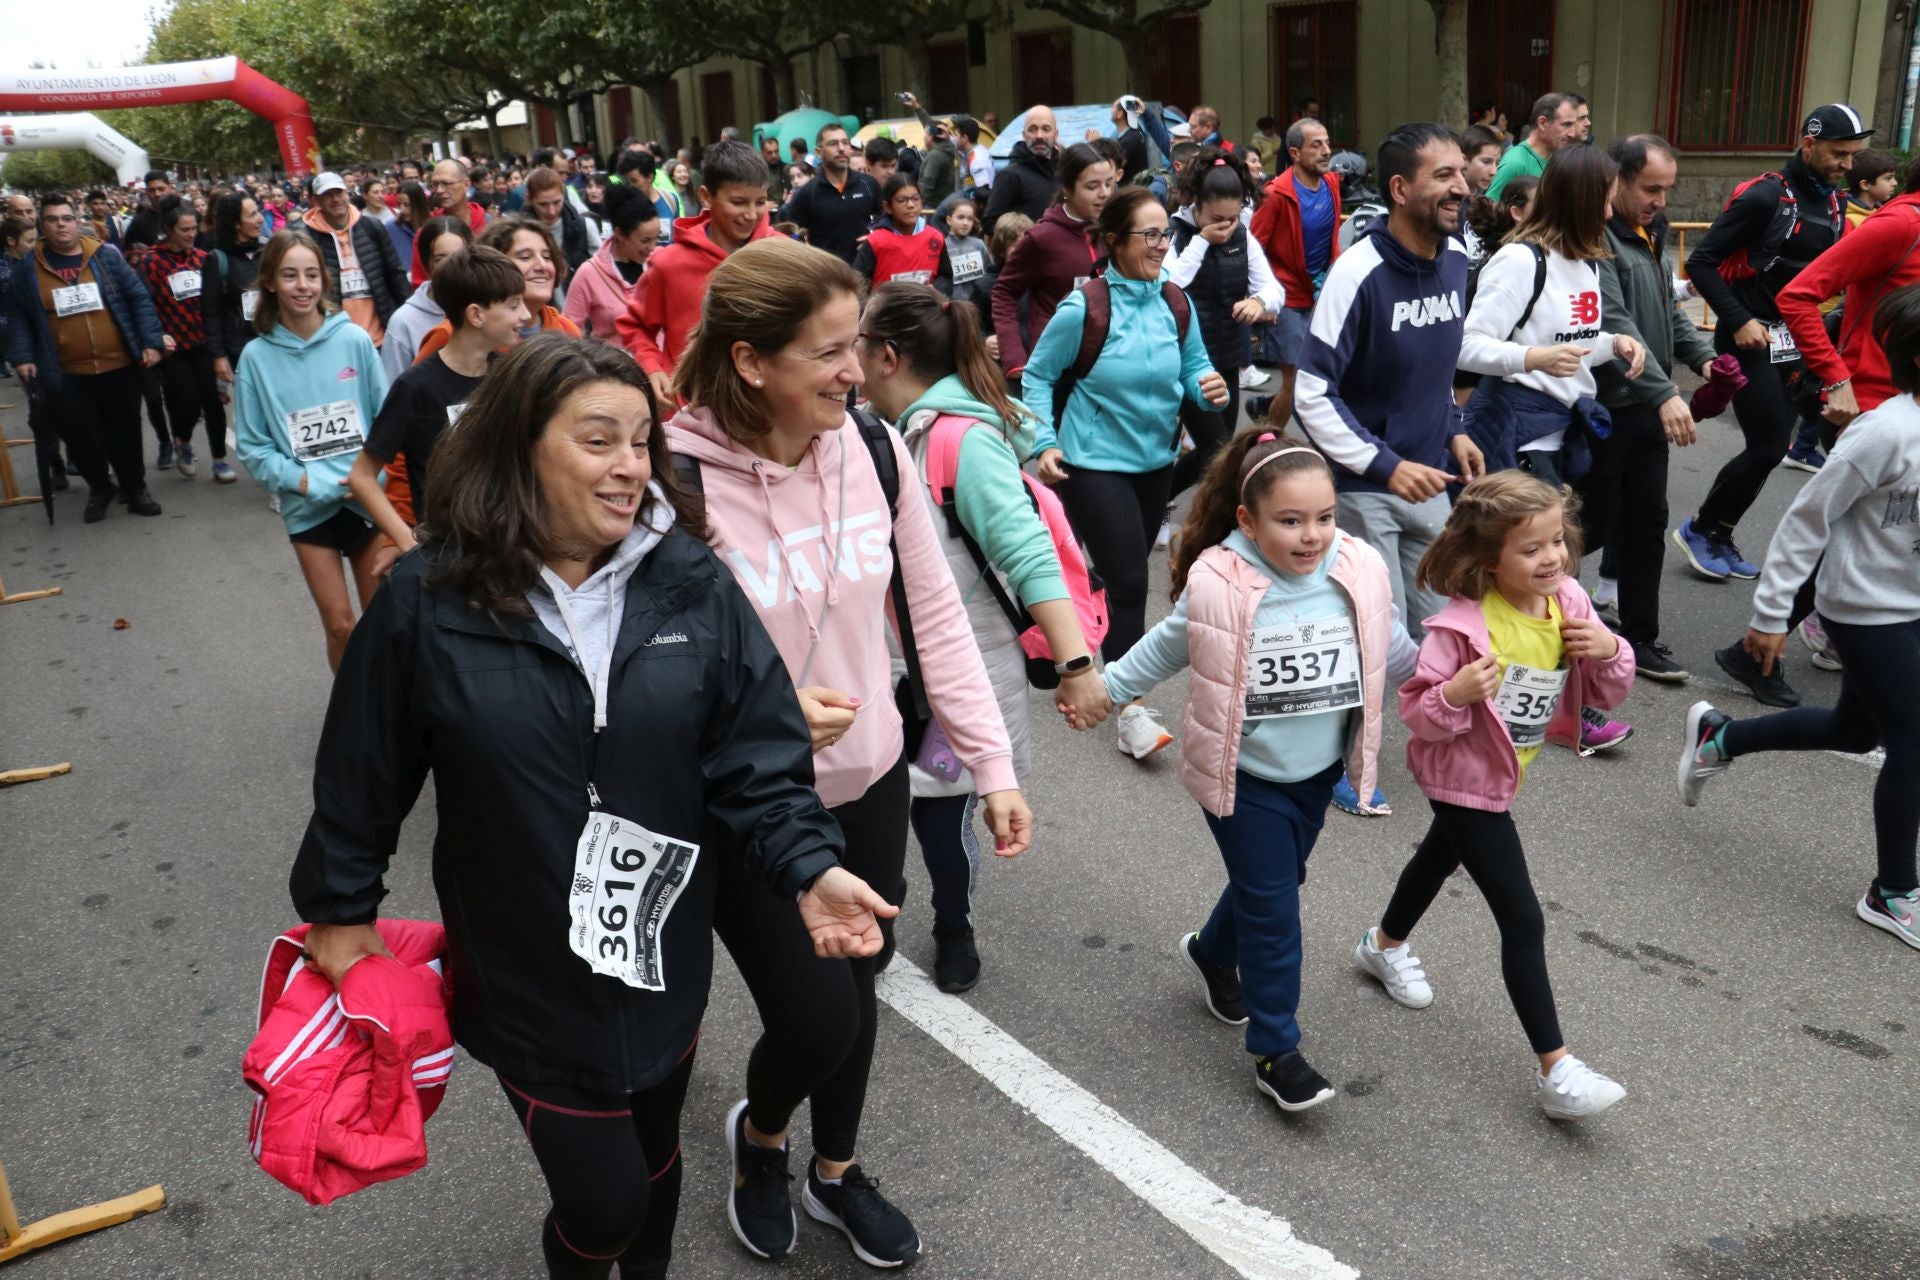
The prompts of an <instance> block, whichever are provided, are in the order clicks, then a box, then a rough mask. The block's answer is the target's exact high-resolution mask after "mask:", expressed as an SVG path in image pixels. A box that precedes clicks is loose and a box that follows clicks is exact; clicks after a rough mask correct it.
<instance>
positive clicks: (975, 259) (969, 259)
mask: <svg viewBox="0 0 1920 1280" xmlns="http://www.w3.org/2000/svg"><path fill="white" fill-rule="evenodd" d="M947 261H948V262H949V263H950V264H952V266H953V282H954V283H955V284H972V283H973V282H974V281H975V280H978V279H979V278H980V277H981V276H983V275H985V274H987V255H986V254H984V253H982V252H980V251H979V250H978V249H969V250H968V251H967V252H965V253H955V254H951V255H949V256H948V258H947Z"/></svg>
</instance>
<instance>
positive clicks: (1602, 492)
mask: <svg viewBox="0 0 1920 1280" xmlns="http://www.w3.org/2000/svg"><path fill="white" fill-rule="evenodd" d="M1610 412H1611V413H1612V414H1613V430H1612V432H1611V433H1609V434H1608V436H1607V438H1606V439H1605V440H1599V441H1595V442H1594V446H1593V468H1592V470H1590V471H1588V472H1587V474H1586V475H1585V476H1584V477H1582V478H1581V480H1580V483H1579V485H1578V486H1577V487H1578V488H1579V490H1580V497H1581V501H1582V503H1583V504H1584V506H1585V512H1584V518H1583V520H1582V521H1581V523H1582V524H1584V525H1585V526H1586V530H1585V531H1586V535H1587V549H1588V550H1589V551H1600V550H1602V549H1603V548H1604V550H1605V554H1604V555H1603V556H1602V558H1601V569H1600V572H1601V573H1602V574H1603V575H1604V576H1606V577H1609V578H1616V579H1618V580H1619V583H1620V634H1621V635H1622V636H1625V637H1626V638H1627V640H1629V641H1630V642H1632V643H1634V644H1641V645H1646V644H1652V643H1653V642H1654V641H1656V640H1658V639H1659V638H1660V578H1661V574H1662V573H1663V572H1664V570H1665V567H1666V547H1667V456H1668V450H1667V433H1666V430H1665V428H1663V427H1662V426H1661V425H1660V411H1659V410H1658V409H1654V408H1649V407H1648V406H1646V405H1638V404H1633V405H1623V406H1621V407H1620V408H1618V409H1613V410H1610ZM1609 570H1611V572H1609Z"/></svg>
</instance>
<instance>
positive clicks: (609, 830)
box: [567, 809, 700, 991]
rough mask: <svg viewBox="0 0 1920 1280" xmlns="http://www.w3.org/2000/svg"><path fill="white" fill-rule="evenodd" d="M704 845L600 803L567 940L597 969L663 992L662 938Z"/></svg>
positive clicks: (580, 860)
mask: <svg viewBox="0 0 1920 1280" xmlns="http://www.w3.org/2000/svg"><path fill="white" fill-rule="evenodd" d="M699 860H700V846H699V845H697V844H686V843H684V842H682V841H679V840H674V839H671V838H669V837H667V836H660V835H655V834H654V833H653V832H651V831H649V830H647V829H646V828H645V827H643V826H641V825H640V824H639V823H637V822H630V821H628V820H627V819H625V818H622V817H618V816H616V815H614V814H611V813H603V812H601V811H600V810H598V809H594V810H591V811H590V812H588V814H587V825H586V826H585V827H583V828H582V829H581V831H580V845H579V851H578V854H577V856H576V857H575V859H574V867H573V889H572V892H571V893H570V894H569V895H568V897H567V915H568V924H567V945H568V946H569V947H571V948H573V954H575V955H577V956H579V957H580V958H581V959H582V960H585V961H586V962H587V967H588V968H590V969H592V970H593V971H594V972H595V973H604V974H606V975H607V976H608V977H610V978H618V979H620V981H622V982H624V983H626V984H627V985H628V986H630V987H638V988H640V989H641V990H643V991H665V990H666V989H667V977H666V973H665V972H664V970H663V969H662V967H661V961H660V938H661V935H662V934H663V933H665V932H666V927H667V917H668V916H669V915H671V914H672V913H673V907H674V904H675V903H676V902H678V901H679V900H680V894H681V893H682V892H683V891H684V890H685V889H686V887H687V882H688V881H689V880H691V879H693V868H694V865H695V864H696V863H698V862H699Z"/></svg>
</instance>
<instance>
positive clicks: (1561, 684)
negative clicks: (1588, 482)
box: [1354, 471, 1633, 1120]
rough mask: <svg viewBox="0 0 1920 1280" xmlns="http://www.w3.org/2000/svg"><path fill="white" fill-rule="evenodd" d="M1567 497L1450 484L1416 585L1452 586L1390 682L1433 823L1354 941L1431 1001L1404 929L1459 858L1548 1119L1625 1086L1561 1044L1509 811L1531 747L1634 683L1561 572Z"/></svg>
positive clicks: (1575, 728)
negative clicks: (1491, 928) (1398, 678)
mask: <svg viewBox="0 0 1920 1280" xmlns="http://www.w3.org/2000/svg"><path fill="white" fill-rule="evenodd" d="M1570 501H1571V499H1570V497H1568V496H1567V495H1566V493H1565V491H1564V490H1562V489H1558V488H1555V487H1554V486H1552V485H1549V484H1547V483H1546V482H1545V481H1543V480H1539V479H1536V478H1535V477H1533V476H1531V475H1528V474H1526V473H1525V472H1521V471H1500V472H1496V473H1495V474H1493V475H1490V476H1483V477H1481V478H1480V479H1478V480H1475V481H1474V482H1473V483H1472V484H1470V485H1468V486H1467V487H1466V488H1465V489H1463V490H1461V492H1460V497H1459V498H1458V499H1457V500H1455V502H1454V505H1453V514H1452V515H1451V516H1450V517H1449V518H1448V520H1447V527H1446V529H1445V530H1444V531H1443V532H1442V533H1441V535H1440V536H1439V537H1438V538H1436V539H1435V540H1434V543H1433V545H1432V546H1431V547H1429V548H1427V554H1426V556H1425V557H1424V558H1422V560H1421V561H1420V568H1419V572H1418V575H1417V577H1418V584H1419V586H1420V587H1421V589H1422V590H1430V591H1437V592H1440V593H1441V594H1443V595H1447V596H1450V597H1452V599H1451V600H1449V601H1448V603H1447V606H1446V608H1444V609H1442V610H1441V611H1440V612H1439V613H1438V614H1436V615H1434V616H1433V617H1432V618H1429V619H1428V620H1427V635H1426V639H1425V640H1424V641H1422V642H1421V645H1420V664H1419V667H1418V669H1417V670H1416V671H1415V672H1414V675H1413V678H1412V679H1411V680H1408V681H1407V682H1406V683H1405V684H1403V685H1401V686H1400V718H1401V719H1402V720H1404V721H1406V724H1407V728H1409V729H1410V730H1412V731H1413V739H1412V741H1410V742H1409V743H1408V744H1407V766H1408V768H1410V769H1411V770H1412V771H1413V777H1414V781H1416V782H1418V783H1419V784H1420V790H1421V791H1423V792H1425V793H1426V796H1427V802H1428V804H1429V805H1430V806H1431V807H1432V809H1433V825H1432V826H1431V827H1429V828H1428V829H1427V834H1426V838H1425V839H1423V840H1422V841H1421V842H1420V844H1419V846H1418V848H1417V849H1416V850H1415V852H1414V855H1413V858H1412V860H1411V861H1409V862H1408V863H1407V865H1406V869H1405V870H1403V871H1402V872H1401V873H1400V883H1399V885H1398V886H1397V887H1396V888H1395V889H1394V891H1393V898H1392V900H1391V901H1390V902H1388V903H1387V909H1386V912H1385V914H1383V915H1382V916H1381V917H1380V924H1379V926H1378V927H1377V928H1374V929H1369V930H1368V931H1367V934H1366V936H1365V937H1363V938H1361V939H1360V943H1359V945H1358V946H1357V947H1356V948H1355V949H1354V959H1355V961H1356V962H1357V963H1358V964H1359V966H1360V968H1361V970H1362V971H1363V972H1365V973H1367V974H1368V975H1370V976H1371V977H1373V978H1375V979H1377V980H1378V981H1379V982H1380V984H1381V985H1382V986H1384V987H1385V988H1386V989H1387V994H1388V995H1390V996H1392V997H1393V999H1394V1000H1396V1001H1397V1002H1399V1003H1400V1004H1403V1005H1406V1006H1407V1007H1408V1008H1412V1009H1424V1008H1426V1007H1427V1006H1428V1005H1430V1004H1432V1003H1433V988H1432V986H1431V985H1429V984H1428V982H1427V975H1426V973H1425V971H1424V970H1423V969H1422V968H1421V967H1420V961H1419V959H1418V957H1416V956H1415V955H1414V954H1413V952H1412V949H1411V948H1409V947H1408V945H1407V935H1408V934H1409V933H1411V932H1413V928H1414V926H1415V925H1417V924H1418V923H1419V922H1420V917H1421V916H1422V915H1424V914H1425V913H1426V910H1427V908H1428V907H1429V906H1431V905H1432V903H1433V899H1434V896H1435V895H1436V894H1438V893H1439V892H1440V886H1441V885H1443V884H1445V883H1446V879H1447V877H1448V876H1450V875H1452V874H1453V872H1454V871H1455V870H1457V869H1459V868H1460V867H1462V866H1464V867H1465V868H1466V869H1467V874H1468V875H1470V876H1472V877H1473V882H1474V884H1475V885H1477V886H1478V887H1479V889H1480V894H1481V896H1482V897H1484V898H1485V899H1486V900H1487V906H1488V907H1489V908H1490V909H1491V910H1492V911H1493V918H1494V922H1495V923H1496V924H1498V925H1499V926H1500V968H1501V971H1502V973H1503V975H1504V976H1505V978H1506V983H1507V994H1508V996H1509V997H1511V998H1512V1000H1513V1007H1514V1012H1516V1013H1517V1014H1519V1015H1520V1024H1521V1026H1522V1027H1523V1028H1525V1030H1526V1033H1527V1039H1528V1040H1529V1041H1530V1042H1531V1043H1532V1045H1533V1051H1534V1053H1535V1054H1537V1055H1538V1056H1539V1059H1540V1064H1539V1069H1538V1070H1537V1071H1535V1072H1534V1073H1533V1077H1534V1093H1535V1096H1536V1098H1537V1099H1538V1100H1539V1103H1540V1108H1541V1110H1543V1111H1545V1112H1546V1113H1547V1114H1548V1115H1549V1116H1551V1117H1553V1118H1554V1119H1556V1120H1577V1119H1580V1118H1582V1117H1585V1116H1591V1115H1598V1114H1599V1113H1600V1112H1602V1111H1605V1110H1606V1109H1607V1108H1608V1107H1611V1106H1612V1105H1613V1104H1614V1103H1616V1102H1618V1101H1620V1099H1622V1098H1624V1097H1626V1096H1627V1091H1626V1090H1625V1089H1623V1088H1621V1087H1620V1086H1619V1085H1618V1084H1616V1083H1615V1082H1614V1081H1612V1080H1609V1079H1608V1078H1607V1077H1606V1076H1603V1075H1601V1074H1600V1073H1599V1072H1597V1071H1595V1070H1593V1069H1592V1068H1591V1067H1589V1066H1587V1065H1586V1064H1585V1063H1583V1062H1581V1061H1580V1060H1579V1059H1578V1058H1575V1057H1573V1056H1572V1055H1571V1054H1569V1053H1568V1052H1567V1046H1566V1041H1565V1040H1564V1039H1563V1038H1562V1037H1561V1035H1560V1021H1559V1015H1558V1014H1557V1013H1556V1012H1555V1009H1554V1003H1553V987H1552V985H1551V984H1550V983H1549V982H1548V980H1547V946H1546V921H1545V918H1544V917H1543V916H1542V915H1541V912H1540V899H1539V898H1538V897H1536V896H1535V895H1534V891H1533V881H1532V878H1531V877H1530V876H1529V875H1528V873H1527V858H1526V852H1525V851H1524V850H1523V849H1522V848H1521V847H1520V833H1519V831H1518V830H1516V829H1515V827H1514V824H1513V815H1512V813H1511V812H1509V810H1510V809H1511V808H1512V805H1513V797H1514V795H1515V793H1517V792H1518V791H1519V789H1520V784H1521V782H1522V781H1523V780H1524V779H1525V778H1526V776H1527V766H1528V765H1530V764H1532V763H1533V758H1534V757H1535V756H1537V755H1538V754H1540V748H1541V746H1542V745H1544V744H1545V743H1547V742H1549V741H1552V742H1558V743H1560V744H1562V745H1564V746H1568V747H1572V746H1574V745H1575V744H1577V743H1578V742H1579V734H1580V709H1581V708H1582V707H1613V706H1617V705H1619V704H1620V702H1622V701H1623V700H1624V699H1625V698H1626V696H1627V693H1628V691H1629V690H1631V689H1632V688H1633V646H1631V645H1625V644H1621V643H1620V641H1619V638H1618V637H1616V636H1615V635H1614V634H1613V633H1612V632H1611V631H1609V630H1607V628H1606V626H1605V625H1604V624H1602V623H1601V622H1600V621H1599V620H1597V619H1596V618H1595V617H1594V613H1593V602H1592V601H1590V600H1589V599H1587V593H1586V592H1585V591H1583V590H1581V588H1580V584H1579V583H1578V582H1577V581H1575V580H1574V579H1573V578H1572V577H1571V576H1570V575H1569V573H1568V570H1570V569H1572V568H1574V567H1576V566H1578V565H1579V563H1580V530H1579V527H1578V526H1577V525H1575V524H1574V523H1573V522H1572V521H1571V520H1570V519H1569V518H1568V512H1567V505H1568V503H1569V502H1570Z"/></svg>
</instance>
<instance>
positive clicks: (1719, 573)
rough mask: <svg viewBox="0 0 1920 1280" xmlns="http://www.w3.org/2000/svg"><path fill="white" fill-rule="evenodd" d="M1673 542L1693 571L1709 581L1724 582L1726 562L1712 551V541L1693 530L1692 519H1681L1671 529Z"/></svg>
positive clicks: (1727, 572) (1726, 573)
mask: <svg viewBox="0 0 1920 1280" xmlns="http://www.w3.org/2000/svg"><path fill="white" fill-rule="evenodd" d="M1673 544H1674V545H1675V546H1676V547H1679V548H1680V554H1681V555H1684V556H1685V557H1686V558H1687V564H1688V565H1689V566H1691V567H1692V569H1693V571H1694V572H1695V573H1697V574H1699V575H1700V576H1701V577H1703V578H1705V579H1706V580H1707V581H1709V582H1725V581H1726V580H1727V577H1728V574H1729V573H1730V570H1729V569H1728V568H1727V562H1726V561H1724V560H1722V559H1721V558H1720V557H1719V555H1718V554H1717V553H1716V552H1715V551H1714V547H1713V543H1712V542H1710V541H1709V540H1708V539H1707V536H1706V535H1705V534H1702V533H1695V532H1694V531H1693V520H1692V519H1691V518H1689V519H1686V520H1683V521H1682V522H1681V524H1680V527H1679V528H1678V529H1675V530H1674V531H1673Z"/></svg>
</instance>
